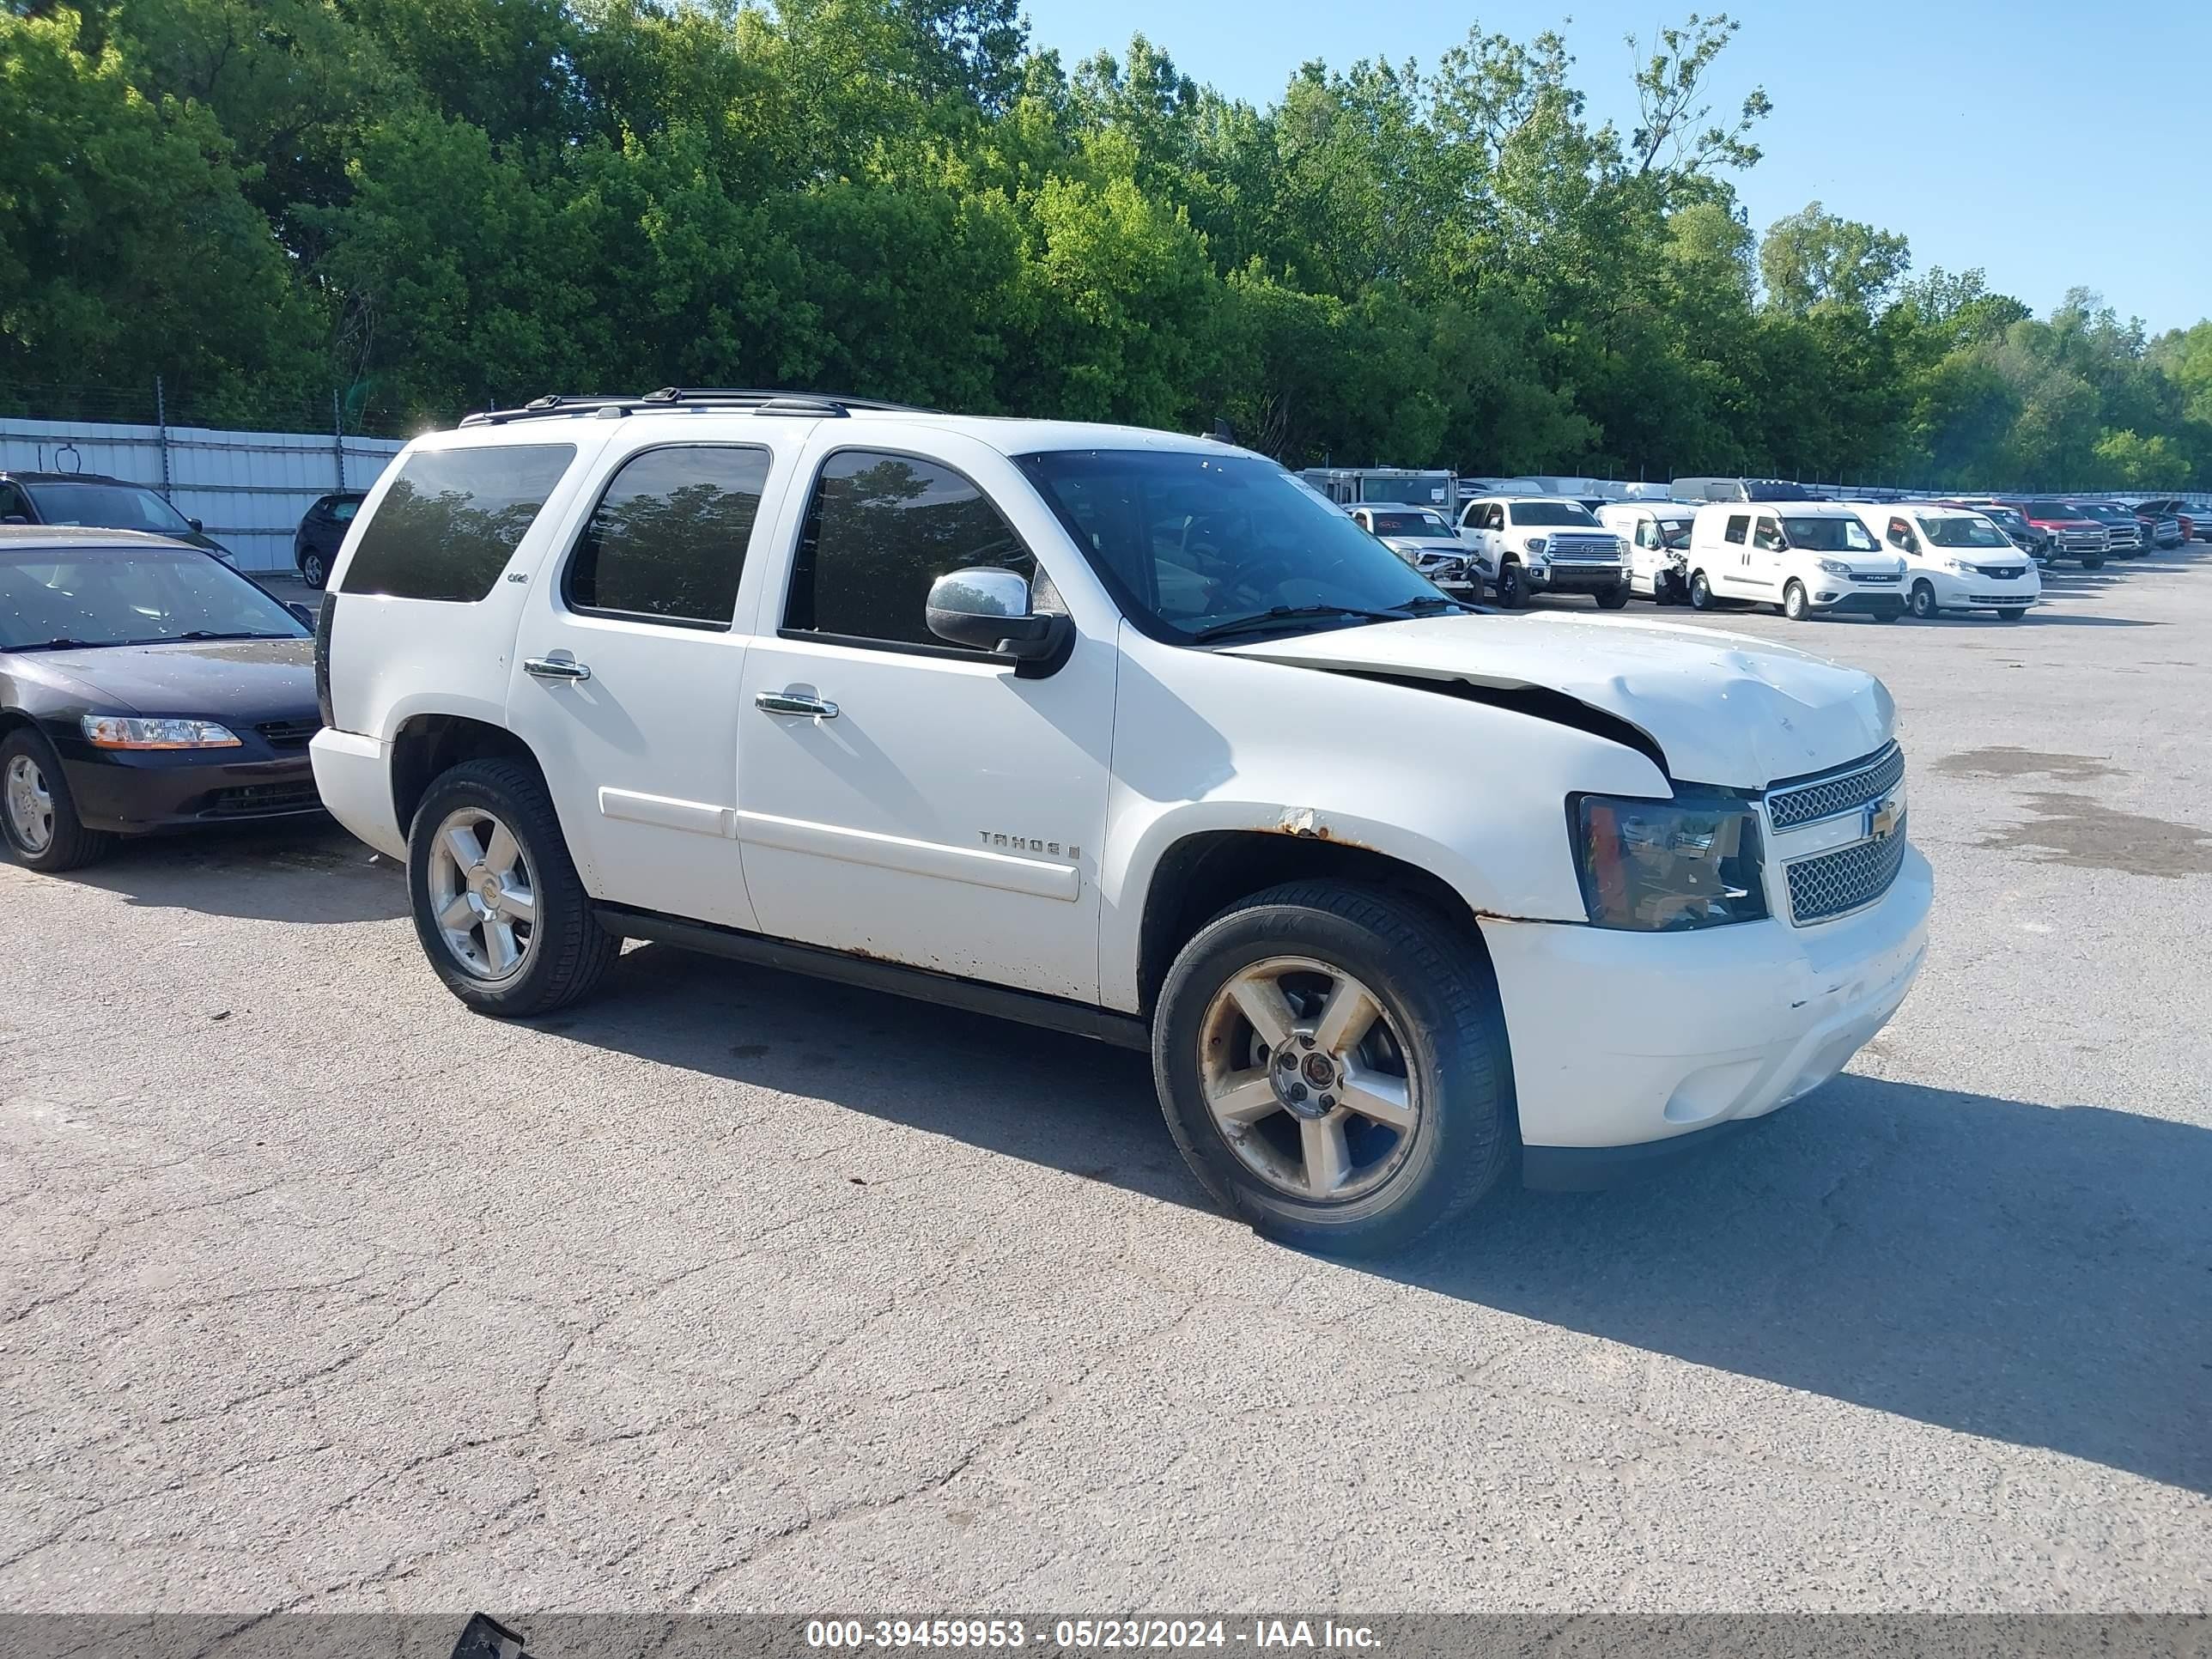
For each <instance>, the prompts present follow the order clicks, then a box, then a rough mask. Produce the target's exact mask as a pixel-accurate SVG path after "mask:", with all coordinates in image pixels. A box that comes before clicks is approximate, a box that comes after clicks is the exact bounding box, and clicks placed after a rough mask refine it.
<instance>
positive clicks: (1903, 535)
mask: <svg viewBox="0 0 2212 1659" xmlns="http://www.w3.org/2000/svg"><path fill="white" fill-rule="evenodd" d="M1939 522H1940V520H1939ZM1911 541H1912V526H1911V525H1909V524H1907V523H1905V520H1902V519H1892V520H1890V521H1889V544H1890V545H1891V546H1892V547H1905V546H1908V545H1910V544H1911Z"/></svg>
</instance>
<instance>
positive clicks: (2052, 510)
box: [2025, 501, 2081, 524]
mask: <svg viewBox="0 0 2212 1659" xmlns="http://www.w3.org/2000/svg"><path fill="white" fill-rule="evenodd" d="M2025 510H2026V512H2027V516H2028V517H2029V518H2031V519H2039V520H2042V521H2043V522H2044V523H2045V524H2056V523H2058V522H2060V521H2062V520H2068V519H2075V520H2078V519H2080V518H2081V509H2080V508H2079V507H2069V506H2067V505H2066V503H2065V502H2063V501H2030V502H2029V503H2028V504H2027V507H2026V509H2025Z"/></svg>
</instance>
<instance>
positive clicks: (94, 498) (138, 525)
mask: <svg viewBox="0 0 2212 1659" xmlns="http://www.w3.org/2000/svg"><path fill="white" fill-rule="evenodd" d="M27 489H28V490H29V493H30V497H31V503H32V505H33V506H34V507H37V508H38V509H39V517H40V520H42V521H44V522H45V523H47V524H77V525H88V526H94V527H95V528H97V529H100V530H150V531H152V532H155V534H157V535H161V536H188V535H190V534H191V529H192V527H191V524H190V523H189V522H187V521H186V520H185V515H184V514H183V513H179V512H178V511H177V509H176V508H175V507H171V506H170V505H169V504H168V502H167V501H163V500H162V499H161V497H160V496H159V495H155V493H154V492H153V491H152V490H150V489H146V488H145V487H144V486H143V485H141V484H123V483H42V484H31V485H28V486H27Z"/></svg>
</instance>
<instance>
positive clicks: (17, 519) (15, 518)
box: [0, 513, 30, 524]
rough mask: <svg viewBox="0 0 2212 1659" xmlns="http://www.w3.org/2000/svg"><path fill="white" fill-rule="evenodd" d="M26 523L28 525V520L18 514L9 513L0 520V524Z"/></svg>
mask: <svg viewBox="0 0 2212 1659" xmlns="http://www.w3.org/2000/svg"><path fill="white" fill-rule="evenodd" d="M28 523H30V520H28V519H27V518H25V517H24V516H23V515H22V514H21V513H9V515H8V516H7V517H6V518H4V519H0V524H28Z"/></svg>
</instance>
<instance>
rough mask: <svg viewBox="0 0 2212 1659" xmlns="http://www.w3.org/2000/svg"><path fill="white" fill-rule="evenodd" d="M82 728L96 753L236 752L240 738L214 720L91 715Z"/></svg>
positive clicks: (81, 723)
mask: <svg viewBox="0 0 2212 1659" xmlns="http://www.w3.org/2000/svg"><path fill="white" fill-rule="evenodd" d="M78 724H79V725H80V726H82V728H83V731H84V735H85V737H86V738H87V739H88V741H89V742H90V743H91V744H92V746H93V747H94V748H95V749H235V748H237V747H238V738H237V736H236V734H235V733H234V732H232V731H231V729H230V728H229V727H228V726H217V725H216V723H215V722H214V721H213V720H137V719H134V718H131V717H128V716H125V715H122V714H87V715H86V716H85V717H84V718H83V720H81V721H79V722H78Z"/></svg>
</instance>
